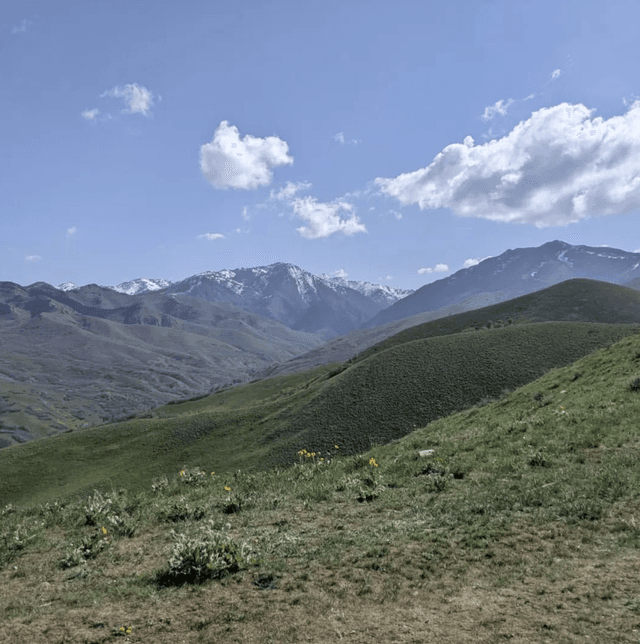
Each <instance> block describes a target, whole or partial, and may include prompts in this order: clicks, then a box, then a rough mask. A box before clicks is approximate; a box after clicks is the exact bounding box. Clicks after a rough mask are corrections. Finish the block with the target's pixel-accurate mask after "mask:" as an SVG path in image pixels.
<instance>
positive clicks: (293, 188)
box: [269, 181, 311, 201]
mask: <svg viewBox="0 0 640 644" xmlns="http://www.w3.org/2000/svg"><path fill="white" fill-rule="evenodd" d="M309 188H311V183H310V182H309V181H298V183H292V182H291V181H287V185H286V186H284V187H283V188H280V190H278V191H277V192H276V191H274V190H271V191H270V195H269V199H274V200H276V201H291V200H292V199H293V198H294V197H295V196H296V193H298V192H300V191H301V190H308V189H309Z"/></svg>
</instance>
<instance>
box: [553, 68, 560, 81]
mask: <svg viewBox="0 0 640 644" xmlns="http://www.w3.org/2000/svg"><path fill="white" fill-rule="evenodd" d="M560 74H562V70H561V69H554V70H553V71H552V72H551V80H555V79H556V78H559V77H560Z"/></svg>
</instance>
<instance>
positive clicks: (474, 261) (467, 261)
mask: <svg viewBox="0 0 640 644" xmlns="http://www.w3.org/2000/svg"><path fill="white" fill-rule="evenodd" d="M490 257H492V255H487V256H486V257H483V258H482V259H474V258H473V257H470V258H469V259H465V260H464V264H463V265H462V266H463V268H471V267H472V266H476V265H477V264H479V263H480V262H484V260H485V259H489V258H490Z"/></svg>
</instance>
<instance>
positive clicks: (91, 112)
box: [80, 108, 100, 121]
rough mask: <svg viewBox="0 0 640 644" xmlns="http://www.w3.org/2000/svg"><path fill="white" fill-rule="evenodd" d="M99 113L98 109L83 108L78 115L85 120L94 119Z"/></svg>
mask: <svg viewBox="0 0 640 644" xmlns="http://www.w3.org/2000/svg"><path fill="white" fill-rule="evenodd" d="M99 114H100V110H99V109H97V108H94V109H92V110H85V111H84V112H81V113H80V116H82V118H83V119H87V121H95V120H96V119H97V118H98V115H99Z"/></svg>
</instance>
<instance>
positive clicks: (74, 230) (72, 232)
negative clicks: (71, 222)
mask: <svg viewBox="0 0 640 644" xmlns="http://www.w3.org/2000/svg"><path fill="white" fill-rule="evenodd" d="M77 232H78V229H77V228H76V227H75V226H71V228H67V237H72V236H73V235H75V234H76V233H77Z"/></svg>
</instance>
